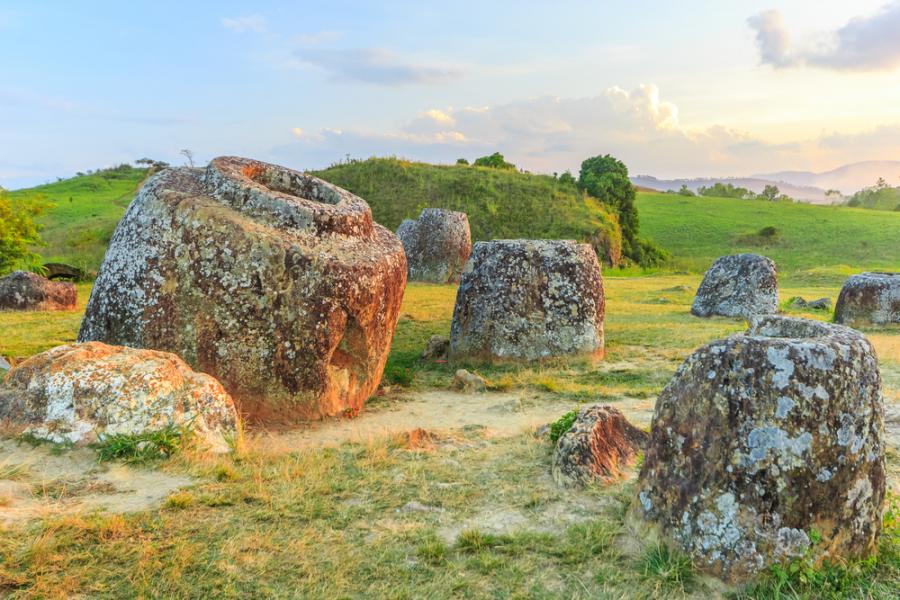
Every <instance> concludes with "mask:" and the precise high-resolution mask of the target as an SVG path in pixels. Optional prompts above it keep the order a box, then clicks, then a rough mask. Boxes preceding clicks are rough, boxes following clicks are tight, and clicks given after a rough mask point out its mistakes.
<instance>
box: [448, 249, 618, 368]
mask: <svg viewBox="0 0 900 600" xmlns="http://www.w3.org/2000/svg"><path fill="white" fill-rule="evenodd" d="M604 310H605V299H604V295H603V279H602V277H601V274H600V264H599V262H598V261H597V254H596V253H595V252H594V250H593V248H591V246H590V245H588V244H577V243H575V242H573V241H571V240H494V241H490V242H478V243H476V244H475V248H474V250H473V252H472V257H471V258H470V259H469V262H468V263H466V268H465V269H464V270H463V274H462V278H461V279H460V284H459V290H458V291H457V294H456V305H455V307H454V309H453V321H452V324H451V327H450V357H451V358H475V359H483V360H503V359H512V360H537V359H541V358H548V357H552V356H562V355H568V354H598V353H601V352H602V350H603V321H604Z"/></svg>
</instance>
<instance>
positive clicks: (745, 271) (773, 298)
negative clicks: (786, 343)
mask: <svg viewBox="0 0 900 600" xmlns="http://www.w3.org/2000/svg"><path fill="white" fill-rule="evenodd" d="M777 312H778V273H777V270H776V268H775V263H774V262H772V261H771V260H770V259H768V258H766V257H765V256H760V255H758V254H734V255H731V256H723V257H721V258H718V259H716V261H715V262H713V264H712V266H711V267H710V268H709V270H708V271H707V272H706V274H705V275H704V276H703V282H702V283H701V284H700V287H699V288H698V289H697V295H696V296H695V297H694V303H693V305H692V306H691V314H693V315H695V316H698V317H712V316H722V317H742V318H744V319H750V318H751V317H754V316H758V315H769V314H775V313H777Z"/></svg>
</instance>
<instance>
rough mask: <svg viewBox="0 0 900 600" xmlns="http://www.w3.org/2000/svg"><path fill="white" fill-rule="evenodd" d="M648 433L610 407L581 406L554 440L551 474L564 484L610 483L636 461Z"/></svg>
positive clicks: (565, 485) (568, 485) (555, 479)
mask: <svg viewBox="0 0 900 600" xmlns="http://www.w3.org/2000/svg"><path fill="white" fill-rule="evenodd" d="M648 438H649V436H648V435H647V432H645V431H641V430H640V429H638V428H637V427H635V426H634V425H632V424H631V423H629V422H628V420H627V419H626V418H625V415H623V414H622V412H621V411H620V410H618V409H617V408H613V407H612V406H604V405H599V404H598V405H595V406H589V407H588V408H584V409H582V410H581V411H580V412H579V413H578V417H577V418H576V419H575V422H574V423H573V424H572V426H571V427H570V428H569V430H568V431H566V432H565V433H563V434H562V435H561V436H560V437H559V440H558V441H557V442H556V450H555V451H554V453H553V466H552V468H551V474H552V475H553V480H554V481H556V483H557V484H559V485H561V486H563V487H573V486H579V485H585V484H587V483H590V482H592V481H601V482H610V481H614V480H616V479H618V478H620V477H621V476H622V469H624V468H626V467H628V466H631V465H633V464H634V463H635V460H636V459H637V455H638V453H639V452H640V451H641V450H643V449H644V447H646V445H647V440H648Z"/></svg>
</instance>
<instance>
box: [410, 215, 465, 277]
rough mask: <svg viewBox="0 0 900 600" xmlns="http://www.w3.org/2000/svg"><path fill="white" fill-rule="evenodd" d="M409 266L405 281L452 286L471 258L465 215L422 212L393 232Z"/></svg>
mask: <svg viewBox="0 0 900 600" xmlns="http://www.w3.org/2000/svg"><path fill="white" fill-rule="evenodd" d="M397 237H399V238H400V242H402V243H403V251H404V252H405V253H406V262H407V264H408V265H409V273H408V279H409V281H426V282H430V283H455V282H457V281H459V276H460V273H462V270H463V266H464V265H465V264H466V261H467V260H468V259H469V255H470V254H472V234H471V232H470V230H469V218H468V217H467V216H466V213H463V212H457V211H455V210H446V209H443V208H424V209H422V212H421V214H420V215H419V218H418V219H416V220H415V221H413V220H412V219H406V220H405V221H403V222H402V223H401V224H400V227H399V228H397Z"/></svg>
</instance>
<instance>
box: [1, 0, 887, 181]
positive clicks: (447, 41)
mask: <svg viewBox="0 0 900 600" xmlns="http://www.w3.org/2000/svg"><path fill="white" fill-rule="evenodd" d="M898 30H900V3H898V2H885V1H884V0H879V1H874V2H868V1H866V0H860V1H857V2H855V3H853V5H852V6H851V5H850V3H846V2H837V1H830V0H826V1H821V2H811V1H810V2H779V3H774V2H755V1H749V2H739V3H738V2H727V3H726V2H721V1H719V2H712V1H708V2H707V1H690V0H689V1H683V2H677V3H675V2H662V1H660V2H650V1H632V2H618V1H609V2H598V1H594V2H565V1H563V2H556V3H547V2H535V3H529V2H521V1H520V2H492V3H485V2H483V1H482V2H466V1H456V2H452V3H445V2H442V3H429V2H421V1H419V2H334V1H332V2H275V1H269V2H253V3H248V2H227V1H222V2H215V3H212V2H209V3H206V2H204V3H200V2H168V1H155V2H141V1H134V2H121V1H118V2H99V1H93V2H92V1H89V0H88V1H81V2H77V3H75V2H61V1H41V2H36V1H34V0H29V1H19V0H4V1H3V2H2V3H0V56H3V57H4V58H3V61H2V63H0V185H2V186H4V187H7V188H16V187H21V186H24V185H31V184H34V183H40V182H43V181H47V180H51V179H53V178H55V177H64V176H69V175H71V174H73V173H74V172H76V171H78V170H84V169H90V168H97V167H101V166H106V165H110V164H114V163H118V162H124V161H132V160H135V159H137V158H141V157H144V156H149V157H153V158H159V159H163V160H167V161H170V162H173V163H178V162H180V161H181V159H180V157H179V155H178V152H179V150H180V149H182V148H190V149H191V150H193V152H194V153H195V155H196V156H197V157H198V159H200V160H206V159H209V158H211V157H213V156H216V155H222V154H239V155H246V156H252V157H256V158H260V159H263V160H269V161H273V162H279V163H281V164H285V165H288V166H292V167H295V168H301V169H302V168H313V167H319V166H323V165H327V164H328V163H330V162H332V161H335V160H338V159H340V158H342V157H344V156H345V155H346V154H350V155H351V156H354V157H367V156H370V155H388V154H395V155H400V156H405V157H408V158H413V159H422V160H430V161H443V162H451V161H453V160H455V158H456V157H459V156H464V157H468V158H469V159H472V158H474V157H475V156H478V155H480V154H484V153H487V152H489V151H493V150H499V151H501V152H503V153H504V154H505V155H506V156H507V157H508V158H509V159H511V160H512V161H513V162H515V163H516V164H519V165H520V166H523V167H525V168H529V169H531V170H535V171H543V172H550V171H562V170H564V169H566V168H569V169H573V170H575V169H577V167H578V164H579V163H580V161H581V160H582V159H583V158H585V157H587V156H589V155H592V154H598V153H606V152H611V153H613V154H616V155H617V156H620V157H621V158H623V159H624V160H625V161H626V163H627V164H628V165H629V167H630V168H631V170H632V171H633V172H635V173H651V174H655V175H659V176H701V175H710V176H714V175H744V174H750V173H754V172H761V171H776V170H785V169H814V170H823V169H828V168H832V167H835V166H838V165H840V164H843V163H848V162H853V161H856V160H865V159H900V141H898V140H900V70H898V67H900V36H898V35H897V34H896V32H897V31H898Z"/></svg>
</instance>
